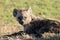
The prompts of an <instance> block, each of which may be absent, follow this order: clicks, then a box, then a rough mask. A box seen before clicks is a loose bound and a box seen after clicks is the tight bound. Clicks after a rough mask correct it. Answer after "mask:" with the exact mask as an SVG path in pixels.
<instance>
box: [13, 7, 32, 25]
mask: <svg viewBox="0 0 60 40" xmlns="http://www.w3.org/2000/svg"><path fill="white" fill-rule="evenodd" d="M31 13H32V12H31V8H29V9H14V10H13V16H14V17H16V18H17V21H18V22H19V23H20V24H21V25H24V24H28V23H30V22H31V20H32V18H31Z"/></svg>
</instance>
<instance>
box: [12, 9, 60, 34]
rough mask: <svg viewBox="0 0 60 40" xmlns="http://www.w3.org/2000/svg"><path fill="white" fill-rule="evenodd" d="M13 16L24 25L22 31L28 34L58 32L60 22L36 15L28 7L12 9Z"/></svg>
mask: <svg viewBox="0 0 60 40" xmlns="http://www.w3.org/2000/svg"><path fill="white" fill-rule="evenodd" d="M13 16H14V17H16V18H17V21H18V22H19V23H20V24H21V25H22V26H23V27H24V32H26V33H28V34H38V35H40V34H41V33H44V32H51V33H59V29H60V22H58V21H55V20H49V19H46V18H43V17H37V16H35V15H33V14H32V10H31V8H29V9H14V10H13Z"/></svg>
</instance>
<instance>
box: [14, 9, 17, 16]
mask: <svg viewBox="0 0 60 40" xmlns="http://www.w3.org/2000/svg"><path fill="white" fill-rule="evenodd" d="M17 11H18V10H17V9H13V16H14V17H16V15H17Z"/></svg>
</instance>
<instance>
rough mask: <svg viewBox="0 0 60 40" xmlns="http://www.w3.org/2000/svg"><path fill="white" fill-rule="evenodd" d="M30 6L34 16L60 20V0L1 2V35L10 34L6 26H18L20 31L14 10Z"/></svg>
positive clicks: (0, 0) (8, 0)
mask: <svg viewBox="0 0 60 40" xmlns="http://www.w3.org/2000/svg"><path fill="white" fill-rule="evenodd" d="M29 6H31V8H32V11H33V14H35V15H37V16H43V17H45V18H51V19H57V20H60V0H0V34H2V33H6V31H7V32H8V33H9V31H8V30H9V28H7V30H6V28H4V26H5V27H12V26H14V27H15V26H17V29H20V28H19V26H18V25H19V24H18V22H17V21H16V19H15V18H14V17H13V15H12V13H13V9H14V8H28V7H29ZM4 29H5V30H4ZM17 29H14V30H17ZM3 30H4V31H3Z"/></svg>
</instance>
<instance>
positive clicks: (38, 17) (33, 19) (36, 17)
mask: <svg viewBox="0 0 60 40" xmlns="http://www.w3.org/2000/svg"><path fill="white" fill-rule="evenodd" d="M31 17H32V20H31V21H35V20H45V19H46V18H44V17H40V16H35V15H33V14H32V15H31Z"/></svg>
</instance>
